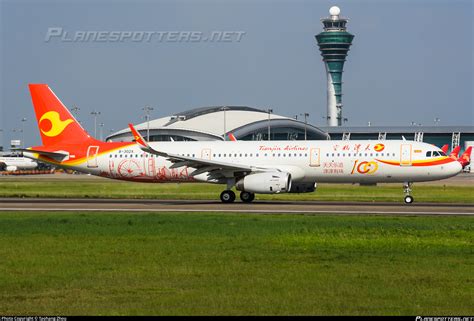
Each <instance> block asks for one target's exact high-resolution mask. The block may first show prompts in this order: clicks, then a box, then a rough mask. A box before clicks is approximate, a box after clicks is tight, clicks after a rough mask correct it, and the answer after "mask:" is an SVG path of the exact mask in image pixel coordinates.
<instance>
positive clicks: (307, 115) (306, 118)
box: [301, 113, 309, 140]
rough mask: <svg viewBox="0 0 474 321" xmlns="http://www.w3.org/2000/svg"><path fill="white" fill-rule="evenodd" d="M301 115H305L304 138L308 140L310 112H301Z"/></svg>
mask: <svg viewBox="0 0 474 321" xmlns="http://www.w3.org/2000/svg"><path fill="white" fill-rule="evenodd" d="M301 116H304V140H307V139H308V134H307V132H308V130H307V127H308V117H309V114H308V113H304V114H301Z"/></svg>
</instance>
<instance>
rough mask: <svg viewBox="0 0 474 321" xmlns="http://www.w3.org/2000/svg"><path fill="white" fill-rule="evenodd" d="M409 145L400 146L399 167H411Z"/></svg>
mask: <svg viewBox="0 0 474 321" xmlns="http://www.w3.org/2000/svg"><path fill="white" fill-rule="evenodd" d="M411 148H412V147H411V145H410V144H402V146H401V147H400V166H411Z"/></svg>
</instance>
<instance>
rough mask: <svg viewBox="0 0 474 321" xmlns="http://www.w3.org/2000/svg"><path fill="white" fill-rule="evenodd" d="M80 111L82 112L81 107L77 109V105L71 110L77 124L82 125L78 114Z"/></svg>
mask: <svg viewBox="0 0 474 321" xmlns="http://www.w3.org/2000/svg"><path fill="white" fill-rule="evenodd" d="M79 110H81V109H80V108H79V107H77V106H76V105H74V106H73V107H72V108H71V111H72V114H73V116H74V118H76V120H77V122H78V123H79V124H80V123H81V122H80V121H79V120H78V117H77V116H78V114H79V113H78V112H79Z"/></svg>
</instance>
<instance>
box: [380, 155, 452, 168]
mask: <svg viewBox="0 0 474 321" xmlns="http://www.w3.org/2000/svg"><path fill="white" fill-rule="evenodd" d="M376 161H378V162H381V163H384V164H387V165H393V166H400V162H394V161H386V160H381V159H376ZM454 161H455V159H453V158H451V157H448V156H444V157H439V158H435V159H430V160H416V161H412V163H411V166H435V165H443V164H448V163H452V162H454Z"/></svg>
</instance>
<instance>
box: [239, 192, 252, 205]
mask: <svg viewBox="0 0 474 321" xmlns="http://www.w3.org/2000/svg"><path fill="white" fill-rule="evenodd" d="M240 199H241V200H242V202H244V203H250V202H252V201H253V200H254V199H255V194H254V193H250V192H240Z"/></svg>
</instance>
